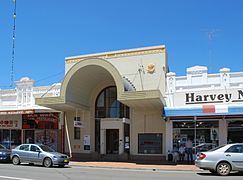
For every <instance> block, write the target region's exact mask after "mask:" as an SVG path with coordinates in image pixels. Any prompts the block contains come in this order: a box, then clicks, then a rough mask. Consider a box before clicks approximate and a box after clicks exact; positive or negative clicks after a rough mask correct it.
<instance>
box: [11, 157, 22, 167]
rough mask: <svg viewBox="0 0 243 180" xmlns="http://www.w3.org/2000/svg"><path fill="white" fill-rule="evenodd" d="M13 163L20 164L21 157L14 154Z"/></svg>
mask: <svg viewBox="0 0 243 180" xmlns="http://www.w3.org/2000/svg"><path fill="white" fill-rule="evenodd" d="M12 162H13V165H19V164H20V159H19V157H18V156H14V157H13V159H12Z"/></svg>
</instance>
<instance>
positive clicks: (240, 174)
mask: <svg viewBox="0 0 243 180" xmlns="http://www.w3.org/2000/svg"><path fill="white" fill-rule="evenodd" d="M197 174H198V175H200V176H219V175H218V174H216V173H210V172H205V173H204V172H200V173H197ZM228 176H243V173H239V172H233V173H230V174H229V175H228ZM219 177H220V176H219Z"/></svg>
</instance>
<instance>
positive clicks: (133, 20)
mask: <svg viewBox="0 0 243 180" xmlns="http://www.w3.org/2000/svg"><path fill="white" fill-rule="evenodd" d="M16 1H17V18H16V44H15V62H14V79H15V80H18V79H20V78H21V77H24V76H28V77H30V78H32V79H34V80H36V84H37V85H48V84H52V83H55V82H60V81H61V80H62V79H63V76H64V58H65V57H67V56H73V55H81V54H88V53H97V52H105V51H112V50H121V49H130V48H139V47H145V46H153V45H161V44H163V45H165V46H166V48H167V52H168V62H169V68H170V71H173V72H176V74H177V75H185V72H186V68H187V67H191V66H194V65H203V66H208V69H209V73H217V72H218V71H219V69H220V68H222V67H228V68H230V69H231V71H234V72H238V71H243V68H242V67H243V66H242V65H241V63H242V62H243V49H242V47H243V45H242V44H243V1H242V0H231V1H229V0H102V1H101V0H38V1H37V0H16ZM13 5H14V4H13V0H0V60H1V66H0V67H1V68H0V88H8V87H9V86H10V84H11V78H10V74H11V56H12V28H13V27H12V26H13V17H12V14H13V8H14V6H13ZM209 32H214V33H213V38H212V39H211V40H209V38H208V33H209ZM210 52H211V53H210Z"/></svg>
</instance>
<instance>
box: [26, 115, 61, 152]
mask: <svg viewBox="0 0 243 180" xmlns="http://www.w3.org/2000/svg"><path fill="white" fill-rule="evenodd" d="M22 119H23V124H22V128H23V130H24V143H38V144H45V145H48V146H50V147H52V148H53V149H55V150H57V139H58V138H57V137H58V136H57V135H58V119H59V114H58V113H35V114H23V115H22Z"/></svg>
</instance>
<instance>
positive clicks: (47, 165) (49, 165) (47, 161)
mask: <svg viewBox="0 0 243 180" xmlns="http://www.w3.org/2000/svg"><path fill="white" fill-rule="evenodd" d="M43 165H44V166H45V167H48V168H49V167H51V166H52V160H51V158H45V159H44V161H43Z"/></svg>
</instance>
